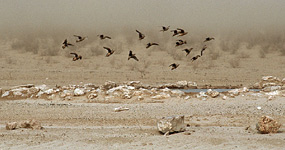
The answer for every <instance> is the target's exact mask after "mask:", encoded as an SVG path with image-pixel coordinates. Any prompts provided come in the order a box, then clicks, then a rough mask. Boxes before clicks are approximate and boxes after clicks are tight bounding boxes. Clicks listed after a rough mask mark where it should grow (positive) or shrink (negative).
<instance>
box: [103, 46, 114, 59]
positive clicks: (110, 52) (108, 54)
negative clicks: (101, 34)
mask: <svg viewBox="0 0 285 150" xmlns="http://www.w3.org/2000/svg"><path fill="white" fill-rule="evenodd" d="M103 48H104V49H106V50H107V51H108V52H107V54H106V57H109V56H111V55H112V54H113V53H114V52H115V51H114V50H112V49H110V48H108V47H103Z"/></svg>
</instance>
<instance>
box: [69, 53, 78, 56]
mask: <svg viewBox="0 0 285 150" xmlns="http://www.w3.org/2000/svg"><path fill="white" fill-rule="evenodd" d="M70 54H72V55H74V56H75V57H78V55H77V54H76V53H70Z"/></svg>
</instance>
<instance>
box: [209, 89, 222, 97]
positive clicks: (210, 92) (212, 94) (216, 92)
mask: <svg viewBox="0 0 285 150" xmlns="http://www.w3.org/2000/svg"><path fill="white" fill-rule="evenodd" d="M206 94H207V95H209V96H210V97H212V98H215V97H218V96H219V95H220V93H219V92H218V91H215V90H212V89H208V90H207V93H206Z"/></svg>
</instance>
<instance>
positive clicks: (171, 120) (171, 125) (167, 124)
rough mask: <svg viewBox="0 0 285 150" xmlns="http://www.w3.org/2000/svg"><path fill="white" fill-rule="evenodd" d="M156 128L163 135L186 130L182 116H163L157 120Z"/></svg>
mask: <svg viewBox="0 0 285 150" xmlns="http://www.w3.org/2000/svg"><path fill="white" fill-rule="evenodd" d="M157 129H158V131H159V132H161V133H163V134H165V135H167V134H169V133H173V132H183V131H185V130H186V125H185V123H184V116H171V117H163V118H162V119H160V120H158V122H157Z"/></svg>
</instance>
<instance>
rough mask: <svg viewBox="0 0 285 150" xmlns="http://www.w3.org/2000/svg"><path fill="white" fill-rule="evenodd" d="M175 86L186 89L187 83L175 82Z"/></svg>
mask: <svg viewBox="0 0 285 150" xmlns="http://www.w3.org/2000/svg"><path fill="white" fill-rule="evenodd" d="M176 85H177V86H178V87H187V86H188V82H187V81H177V82H176Z"/></svg>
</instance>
